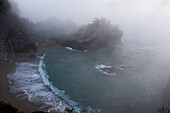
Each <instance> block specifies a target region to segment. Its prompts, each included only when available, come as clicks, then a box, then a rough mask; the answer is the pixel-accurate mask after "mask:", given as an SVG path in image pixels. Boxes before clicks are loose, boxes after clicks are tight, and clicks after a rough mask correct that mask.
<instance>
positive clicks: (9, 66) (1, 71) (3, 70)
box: [0, 42, 59, 113]
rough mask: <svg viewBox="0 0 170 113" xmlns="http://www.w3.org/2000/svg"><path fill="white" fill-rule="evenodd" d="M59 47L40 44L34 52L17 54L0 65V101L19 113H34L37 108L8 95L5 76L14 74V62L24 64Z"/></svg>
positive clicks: (8, 89)
mask: <svg viewBox="0 0 170 113" xmlns="http://www.w3.org/2000/svg"><path fill="white" fill-rule="evenodd" d="M58 47H59V45H58V44H57V43H55V42H48V43H44V42H43V43H40V44H39V45H38V47H37V51H36V52H29V53H27V54H24V53H22V54H17V55H15V56H12V57H10V56H11V55H9V58H8V60H7V61H5V62H4V63H1V64H0V100H2V101H4V102H9V103H10V104H12V105H13V106H14V107H16V108H17V109H18V110H19V111H23V112H25V113H30V112H33V111H36V110H37V109H38V107H39V106H37V105H34V104H33V103H30V102H29V101H28V100H27V99H24V100H20V99H17V98H16V96H17V94H14V93H10V87H9V85H10V84H9V82H8V77H7V75H8V74H9V73H12V72H15V68H16V62H25V61H30V60H34V59H33V58H32V57H31V56H32V55H33V56H34V55H36V56H40V55H42V54H43V53H46V52H48V51H50V50H53V49H55V48H58Z"/></svg>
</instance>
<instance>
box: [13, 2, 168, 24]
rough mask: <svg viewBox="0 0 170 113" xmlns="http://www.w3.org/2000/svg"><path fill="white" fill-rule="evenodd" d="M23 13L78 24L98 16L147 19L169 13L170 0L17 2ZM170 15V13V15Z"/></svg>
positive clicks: (112, 18)
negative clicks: (157, 14)
mask: <svg viewBox="0 0 170 113" xmlns="http://www.w3.org/2000/svg"><path fill="white" fill-rule="evenodd" d="M15 1H17V2H18V6H19V10H20V14H21V16H23V17H27V18H29V19H31V20H32V21H34V22H37V21H41V20H45V19H47V18H49V17H51V16H55V17H58V18H60V19H72V20H74V21H76V22H77V23H78V24H82V23H87V22H90V21H91V20H92V19H93V18H95V17H102V16H104V17H107V18H109V19H111V20H114V21H116V23H117V22H118V20H121V21H126V20H124V19H123V18H125V17H126V19H128V20H129V21H130V20H131V19H136V20H137V19H138V20H140V18H145V17H148V16H152V15H153V14H154V13H159V12H161V13H165V12H166V10H167V8H168V7H169V4H170V1H169V0H15ZM169 14H170V13H169Z"/></svg>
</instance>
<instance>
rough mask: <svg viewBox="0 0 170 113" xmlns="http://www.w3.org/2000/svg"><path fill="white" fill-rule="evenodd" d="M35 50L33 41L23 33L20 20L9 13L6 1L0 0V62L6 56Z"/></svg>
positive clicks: (9, 7)
mask: <svg viewBox="0 0 170 113" xmlns="http://www.w3.org/2000/svg"><path fill="white" fill-rule="evenodd" d="M32 49H34V50H35V49H36V47H35V43H34V41H33V40H31V39H30V38H28V36H27V35H26V33H25V32H24V27H23V25H22V22H21V18H20V17H19V16H18V15H17V14H14V13H13V12H12V11H11V6H10V3H9V2H8V0H0V62H2V60H5V59H6V57H7V55H8V54H10V53H12V54H17V53H19V52H28V51H29V50H32Z"/></svg>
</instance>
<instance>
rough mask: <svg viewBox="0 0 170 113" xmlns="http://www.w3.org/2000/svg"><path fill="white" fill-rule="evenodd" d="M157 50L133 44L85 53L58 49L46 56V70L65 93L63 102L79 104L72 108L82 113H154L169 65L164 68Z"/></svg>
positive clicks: (52, 80)
mask: <svg viewBox="0 0 170 113" xmlns="http://www.w3.org/2000/svg"><path fill="white" fill-rule="evenodd" d="M155 50H157V49H156V47H154V46H149V47H145V48H143V47H142V48H140V47H139V46H135V47H134V45H133V44H132V45H130V46H126V45H125V46H122V47H118V48H117V49H115V50H106V49H102V50H94V51H86V52H80V51H74V50H69V49H66V48H58V49H56V50H54V51H52V52H49V53H48V54H47V55H46V57H45V59H44V63H45V65H46V67H45V70H46V72H47V75H48V76H49V78H48V79H49V81H51V83H52V85H53V86H54V87H56V88H58V89H59V90H60V91H62V92H64V93H63V94H64V97H62V95H61V96H60V98H61V99H62V100H64V101H66V102H67V103H68V104H71V103H69V102H70V101H68V100H71V101H72V102H75V103H77V104H74V105H73V104H72V106H76V107H78V108H80V109H81V112H88V111H91V112H103V113H151V112H153V110H154V109H155V108H156V107H157V105H159V104H160V103H161V102H160V95H161V91H162V89H163V88H164V87H165V85H166V82H167V80H168V78H169V77H168V73H169V71H167V70H168V67H166V66H167V65H169V63H168V64H166V66H165V63H164V61H163V60H162V59H160V58H159V54H158V53H157V52H156V51H155ZM158 59H159V60H158ZM160 62H161V63H160ZM157 64H159V65H157ZM97 65H106V66H114V67H118V68H119V67H123V68H122V69H123V73H116V74H115V75H113V76H110V75H107V74H106V73H102V72H101V71H99V70H98V69H96V68H95V67H96V66H97ZM162 66H164V70H166V73H165V72H164V74H161V73H162V71H161V69H162V68H163V67H162Z"/></svg>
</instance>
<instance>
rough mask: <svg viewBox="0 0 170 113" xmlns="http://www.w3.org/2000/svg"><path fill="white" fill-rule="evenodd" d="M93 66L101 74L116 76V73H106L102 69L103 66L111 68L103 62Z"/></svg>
mask: <svg viewBox="0 0 170 113" xmlns="http://www.w3.org/2000/svg"><path fill="white" fill-rule="evenodd" d="M95 68H96V69H97V70H99V71H100V72H102V73H103V74H105V75H109V76H116V73H114V72H113V73H108V72H106V71H103V70H102V69H104V68H112V66H106V65H104V64H100V65H96V66H95Z"/></svg>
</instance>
